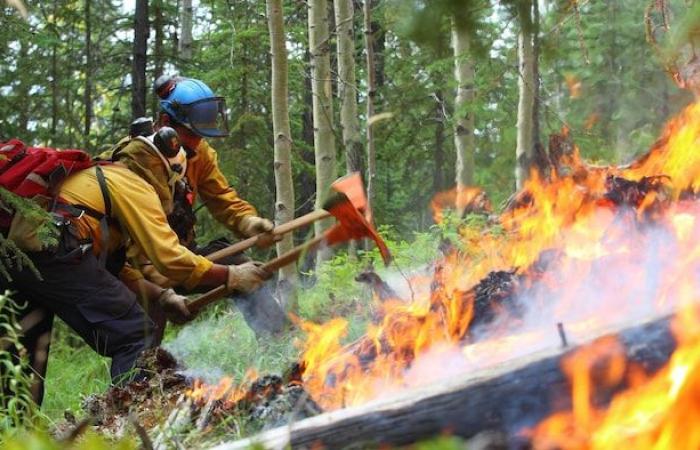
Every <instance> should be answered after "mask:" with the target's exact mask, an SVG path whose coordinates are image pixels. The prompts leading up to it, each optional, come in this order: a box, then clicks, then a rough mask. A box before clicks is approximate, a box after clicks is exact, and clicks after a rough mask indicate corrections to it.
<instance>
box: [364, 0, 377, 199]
mask: <svg viewBox="0 0 700 450" xmlns="http://www.w3.org/2000/svg"><path fill="white" fill-rule="evenodd" d="M363 13H364V14H363V16H364V17H363V18H364V27H365V54H366V57H367V131H366V133H367V134H366V140H367V203H368V207H369V209H370V210H371V209H372V206H373V205H374V202H375V198H376V192H375V191H376V188H375V184H376V178H377V153H376V149H375V146H374V130H373V129H372V122H371V121H372V117H373V116H374V101H375V97H376V95H377V81H376V65H375V63H376V61H375V60H374V35H373V34H372V0H365V2H364V6H363Z"/></svg>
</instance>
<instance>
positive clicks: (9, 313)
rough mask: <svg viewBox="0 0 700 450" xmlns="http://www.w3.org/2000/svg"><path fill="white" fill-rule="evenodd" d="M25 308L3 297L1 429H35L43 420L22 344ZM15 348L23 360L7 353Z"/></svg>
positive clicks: (0, 323) (0, 316)
mask: <svg viewBox="0 0 700 450" xmlns="http://www.w3.org/2000/svg"><path fill="white" fill-rule="evenodd" d="M22 309H23V305H19V304H18V303H16V302H15V301H14V300H12V299H11V298H10V297H9V295H8V293H5V294H1V295H0V387H1V389H0V429H4V430H10V429H19V428H22V427H28V426H31V425H33V424H34V423H35V422H36V420H37V418H38V417H39V411H38V408H37V406H36V404H35V403H34V401H33V400H32V394H31V386H32V381H33V380H32V375H30V373H31V372H30V367H29V360H28V357H27V351H26V349H25V348H24V347H23V346H22V344H21V343H20V335H21V326H20V324H19V321H18V315H19V312H20V311H21V310H22ZM13 346H14V347H15V348H16V349H17V353H18V355H19V358H17V356H15V355H13V354H11V353H10V352H9V351H7V349H8V348H10V347H13Z"/></svg>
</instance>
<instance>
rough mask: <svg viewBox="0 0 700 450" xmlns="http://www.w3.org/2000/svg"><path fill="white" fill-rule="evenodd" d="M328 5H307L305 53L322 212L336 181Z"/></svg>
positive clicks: (320, 0) (324, 223) (322, 0)
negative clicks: (308, 61) (308, 63)
mask: <svg viewBox="0 0 700 450" xmlns="http://www.w3.org/2000/svg"><path fill="white" fill-rule="evenodd" d="M329 38H330V36H329V31H328V3H327V1H326V0H310V1H309V49H310V51H311V86H312V95H313V115H314V154H315V161H316V208H317V209H319V208H322V207H323V203H324V201H325V200H326V197H327V195H328V189H329V187H330V185H331V183H332V182H333V181H334V180H335V179H336V176H337V171H336V149H335V136H334V134H333V122H332V121H333V103H332V101H333V98H332V92H331V70H330V51H329V49H330V42H329V40H330V39H329ZM331 223H332V220H330V219H328V220H319V221H318V222H316V223H315V224H314V230H315V232H316V236H320V235H321V234H323V232H324V231H325V230H326V229H328V227H330V225H331ZM329 257H330V250H329V249H327V248H326V249H322V250H320V251H319V252H318V253H317V256H316V261H317V263H320V262H322V261H324V260H327V259H328V258H329Z"/></svg>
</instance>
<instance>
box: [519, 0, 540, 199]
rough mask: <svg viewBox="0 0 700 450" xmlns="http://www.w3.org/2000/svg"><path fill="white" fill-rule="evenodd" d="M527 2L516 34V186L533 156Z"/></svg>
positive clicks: (532, 65) (532, 73) (532, 81)
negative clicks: (517, 71) (517, 96)
mask: <svg viewBox="0 0 700 450" xmlns="http://www.w3.org/2000/svg"><path fill="white" fill-rule="evenodd" d="M530 9H531V8H530V2H526V4H525V5H524V6H523V7H521V8H520V32H519V34H518V69H519V76H518V93H519V96H520V97H519V99H518V136H517V144H516V149H515V157H516V163H515V182H516V187H517V188H518V189H520V188H522V187H523V184H524V183H525V181H526V180H527V179H528V177H529V176H530V168H531V167H532V163H533V161H534V156H535V141H534V135H535V134H534V120H533V119H534V107H535V81H536V80H535V60H534V47H533V35H532V16H531V11H530Z"/></svg>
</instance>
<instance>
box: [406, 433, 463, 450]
mask: <svg viewBox="0 0 700 450" xmlns="http://www.w3.org/2000/svg"><path fill="white" fill-rule="evenodd" d="M412 448H413V449H414V450H466V449H468V447H467V446H466V444H465V443H464V441H463V440H462V439H460V438H458V437H454V436H440V437H436V438H434V439H428V440H425V441H422V442H418V443H417V444H415V445H413V446H412Z"/></svg>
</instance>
